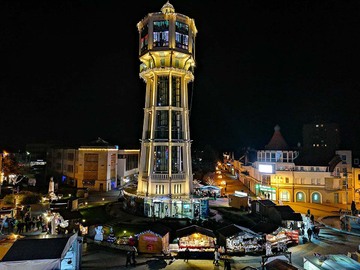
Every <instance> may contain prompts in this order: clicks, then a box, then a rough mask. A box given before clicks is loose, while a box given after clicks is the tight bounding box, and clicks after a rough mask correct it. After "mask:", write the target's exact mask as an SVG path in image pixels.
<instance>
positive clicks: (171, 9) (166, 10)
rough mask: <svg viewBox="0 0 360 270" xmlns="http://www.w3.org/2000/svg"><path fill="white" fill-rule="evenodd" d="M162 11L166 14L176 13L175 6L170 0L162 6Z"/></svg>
mask: <svg viewBox="0 0 360 270" xmlns="http://www.w3.org/2000/svg"><path fill="white" fill-rule="evenodd" d="M161 12H162V13H164V14H166V13H175V8H174V6H173V5H172V4H170V3H169V1H167V2H166V3H165V5H163V7H162V8H161Z"/></svg>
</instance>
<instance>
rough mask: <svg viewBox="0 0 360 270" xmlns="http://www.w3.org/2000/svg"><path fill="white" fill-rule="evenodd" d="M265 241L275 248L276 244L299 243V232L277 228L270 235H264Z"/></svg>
mask: <svg viewBox="0 0 360 270" xmlns="http://www.w3.org/2000/svg"><path fill="white" fill-rule="evenodd" d="M266 241H267V242H270V243H271V246H275V245H277V244H278V243H284V244H286V245H287V244H293V243H296V244H298V243H299V231H298V230H291V229H286V228H281V227H280V228H278V229H277V230H276V231H274V232H273V233H271V234H267V235H266Z"/></svg>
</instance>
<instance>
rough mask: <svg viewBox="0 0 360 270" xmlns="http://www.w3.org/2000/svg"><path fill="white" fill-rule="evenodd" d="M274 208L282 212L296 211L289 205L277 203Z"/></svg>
mask: <svg viewBox="0 0 360 270" xmlns="http://www.w3.org/2000/svg"><path fill="white" fill-rule="evenodd" d="M274 208H275V209H276V210H277V211H279V212H280V213H294V212H295V211H294V210H293V209H292V208H291V207H290V206H289V205H275V206H274Z"/></svg>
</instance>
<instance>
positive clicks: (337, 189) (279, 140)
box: [234, 126, 360, 205]
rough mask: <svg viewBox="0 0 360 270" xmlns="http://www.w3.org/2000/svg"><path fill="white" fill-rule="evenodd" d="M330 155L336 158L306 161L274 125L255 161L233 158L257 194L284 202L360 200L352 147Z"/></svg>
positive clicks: (237, 169) (241, 177)
mask: <svg viewBox="0 0 360 270" xmlns="http://www.w3.org/2000/svg"><path fill="white" fill-rule="evenodd" d="M333 156H335V157H336V158H334V159H333V161H330V160H329V162H328V164H327V165H326V164H318V163H313V164H309V163H308V162H306V161H304V159H301V152H300V151H298V150H291V149H289V147H288V146H287V143H286V142H285V140H284V139H283V137H282V135H281V133H280V127H278V126H277V127H275V131H274V135H273V137H272V138H271V140H270V142H269V144H268V145H267V146H266V147H265V149H264V150H258V151H257V159H256V161H254V162H253V163H251V164H247V165H246V164H242V163H241V162H239V161H236V162H234V169H235V170H236V171H237V172H238V174H239V179H240V180H241V181H242V182H243V183H244V184H245V185H246V186H247V187H249V189H250V190H251V191H252V192H253V193H254V194H255V195H256V196H257V197H261V198H267V199H271V200H276V201H284V202H286V201H288V202H306V203H319V204H321V203H327V204H345V205H346V204H350V203H351V201H352V200H355V202H357V203H359V193H358V191H360V189H359V190H358V189H357V186H359V185H356V183H355V182H354V179H353V174H354V169H353V167H352V156H351V151H350V150H337V151H335V152H334V154H333ZM331 162H332V163H333V165H332V166H331Z"/></svg>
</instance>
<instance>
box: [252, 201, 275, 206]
mask: <svg viewBox="0 0 360 270" xmlns="http://www.w3.org/2000/svg"><path fill="white" fill-rule="evenodd" d="M256 202H257V203H260V204H262V205H264V206H275V205H276V204H275V203H274V202H273V201H271V200H252V201H251V204H253V203H256Z"/></svg>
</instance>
